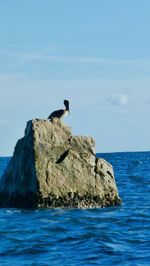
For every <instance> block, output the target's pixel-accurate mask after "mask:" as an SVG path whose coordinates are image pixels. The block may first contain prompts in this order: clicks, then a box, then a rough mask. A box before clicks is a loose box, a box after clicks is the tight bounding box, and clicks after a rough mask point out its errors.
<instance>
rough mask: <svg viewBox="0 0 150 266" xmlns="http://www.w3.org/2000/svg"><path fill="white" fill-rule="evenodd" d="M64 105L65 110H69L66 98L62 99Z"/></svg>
mask: <svg viewBox="0 0 150 266" xmlns="http://www.w3.org/2000/svg"><path fill="white" fill-rule="evenodd" d="M64 105H65V107H66V110H68V111H69V101H68V100H64Z"/></svg>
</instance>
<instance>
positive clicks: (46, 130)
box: [0, 119, 121, 208]
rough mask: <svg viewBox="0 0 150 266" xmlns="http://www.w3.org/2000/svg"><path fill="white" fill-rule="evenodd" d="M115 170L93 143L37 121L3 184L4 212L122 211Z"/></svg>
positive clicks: (29, 126) (0, 198) (0, 188)
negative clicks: (22, 209)
mask: <svg viewBox="0 0 150 266" xmlns="http://www.w3.org/2000/svg"><path fill="white" fill-rule="evenodd" d="M120 203H121V200H120V198H119V195H118V191H117V187H116V183H115V178H114V173H113V169H112V166H111V165H110V164H109V163H108V162H106V161H105V160H103V159H99V158H97V157H96V155H95V142H94V140H93V138H91V137H83V136H72V133H71V129H70V128H69V127H68V126H66V125H65V124H64V123H63V122H62V121H61V120H59V119H54V120H53V121H52V122H49V121H47V120H32V121H29V122H28V123H27V127H26V130H25V136H24V137H23V138H22V139H20V140H19V141H18V142H17V144H16V147H15V150H14V154H13V157H12V159H11V161H10V163H9V165H8V167H7V169H6V171H5V173H4V175H3V176H2V178H1V181H0V207H77V208H95V207H107V206H118V205H120Z"/></svg>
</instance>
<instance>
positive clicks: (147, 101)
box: [142, 98, 150, 104]
mask: <svg viewBox="0 0 150 266" xmlns="http://www.w3.org/2000/svg"><path fill="white" fill-rule="evenodd" d="M142 103H144V104H150V98H143V99H142Z"/></svg>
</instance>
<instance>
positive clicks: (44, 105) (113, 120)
mask: <svg viewBox="0 0 150 266" xmlns="http://www.w3.org/2000/svg"><path fill="white" fill-rule="evenodd" d="M149 10H150V1H149V0H142V1H141V0H126V1H120V0H105V1H104V0H82V1H81V0H55V1H53V0H43V1H41V0H22V1H20V0H13V1H11V0H1V1H0V155H1V156H3V155H12V153H13V150H14V146H15V144H16V141H17V140H18V139H19V138H21V137H22V136H23V135H24V129H25V126H26V122H27V121H28V120H30V119H34V118H47V116H48V115H49V114H50V113H51V112H52V111H54V110H56V109H59V108H62V107H63V100H64V99H69V100H70V108H71V114H70V116H68V117H66V118H65V119H64V122H65V123H66V124H68V125H69V126H71V128H72V131H73V134H76V135H91V136H93V137H94V138H95V140H96V151H97V152H112V151H115V152H116V151H140V150H141V151H143V150H150V137H149V135H150V123H149V117H150V49H149V47H150V34H149V31H150V16H149Z"/></svg>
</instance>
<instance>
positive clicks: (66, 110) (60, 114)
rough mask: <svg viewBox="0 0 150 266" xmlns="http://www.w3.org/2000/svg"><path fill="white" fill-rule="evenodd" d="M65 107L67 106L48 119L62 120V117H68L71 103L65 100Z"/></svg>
mask: <svg viewBox="0 0 150 266" xmlns="http://www.w3.org/2000/svg"><path fill="white" fill-rule="evenodd" d="M64 105H65V107H66V109H60V110H57V111H54V112H52V113H51V114H50V115H49V117H48V119H49V120H52V119H54V118H59V119H61V118H62V117H64V116H66V115H68V114H69V101H68V100H64Z"/></svg>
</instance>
